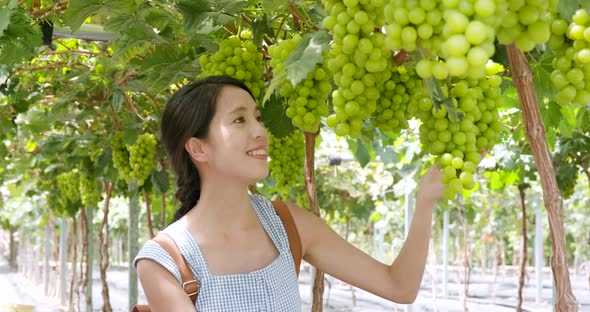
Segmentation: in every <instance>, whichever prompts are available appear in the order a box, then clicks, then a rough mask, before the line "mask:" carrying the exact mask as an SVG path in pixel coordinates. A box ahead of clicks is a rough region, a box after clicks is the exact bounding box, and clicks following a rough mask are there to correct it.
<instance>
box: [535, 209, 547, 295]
mask: <svg viewBox="0 0 590 312" xmlns="http://www.w3.org/2000/svg"><path fill="white" fill-rule="evenodd" d="M535 202H536V205H535V279H536V296H535V302H536V303H541V299H542V298H543V266H544V265H545V264H544V263H543V262H544V261H543V213H542V212H541V203H540V202H539V201H538V200H536V201H535Z"/></svg>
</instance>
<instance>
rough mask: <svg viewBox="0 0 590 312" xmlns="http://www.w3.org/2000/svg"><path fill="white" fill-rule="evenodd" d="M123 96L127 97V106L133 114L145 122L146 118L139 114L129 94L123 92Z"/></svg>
mask: <svg viewBox="0 0 590 312" xmlns="http://www.w3.org/2000/svg"><path fill="white" fill-rule="evenodd" d="M123 94H124V95H125V102H127V106H129V109H130V110H131V112H133V113H134V114H135V115H136V116H137V117H138V118H139V119H141V121H145V118H144V117H143V116H141V115H140V114H139V113H138V112H137V108H136V107H135V105H133V101H132V100H131V97H130V96H129V94H127V92H123Z"/></svg>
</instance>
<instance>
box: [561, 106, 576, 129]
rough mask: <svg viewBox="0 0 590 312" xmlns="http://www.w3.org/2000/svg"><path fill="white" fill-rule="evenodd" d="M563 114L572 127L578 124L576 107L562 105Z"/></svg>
mask: <svg viewBox="0 0 590 312" xmlns="http://www.w3.org/2000/svg"><path fill="white" fill-rule="evenodd" d="M561 114H562V115H563V118H564V119H565V120H566V121H567V123H568V124H569V125H570V126H571V127H575V126H576V112H575V111H574V109H573V108H572V107H571V106H564V107H562V108H561Z"/></svg>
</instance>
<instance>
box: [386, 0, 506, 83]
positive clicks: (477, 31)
mask: <svg viewBox="0 0 590 312" xmlns="http://www.w3.org/2000/svg"><path fill="white" fill-rule="evenodd" d="M503 2H504V1H502V0H498V1H494V0H478V1H469V0H420V1H418V0H410V1H405V0H393V1H390V2H389V3H388V4H387V5H386V6H385V10H384V12H385V19H386V21H387V25H386V26H385V32H386V34H387V36H386V46H387V47H388V48H390V49H392V50H401V49H404V50H406V51H409V52H411V51H420V52H421V53H422V55H423V57H422V59H420V60H419V61H418V64H417V67H416V71H417V73H418V75H419V76H420V77H422V78H427V77H430V76H434V77H435V78H436V79H446V78H447V77H448V76H452V77H469V78H474V79H479V78H482V77H485V65H486V63H487V61H488V59H489V58H490V57H491V56H492V55H493V54H494V51H495V47H494V40H495V38H496V33H495V28H496V26H497V25H498V24H499V22H500V20H501V12H502V11H503V8H505V6H506V4H505V3H503Z"/></svg>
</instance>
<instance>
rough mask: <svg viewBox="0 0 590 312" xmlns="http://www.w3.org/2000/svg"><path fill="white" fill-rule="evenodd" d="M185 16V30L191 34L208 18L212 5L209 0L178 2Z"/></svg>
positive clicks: (184, 0)
mask: <svg viewBox="0 0 590 312" xmlns="http://www.w3.org/2000/svg"><path fill="white" fill-rule="evenodd" d="M176 5H177V6H178V9H179V10H180V13H182V16H183V18H184V19H183V27H184V32H185V33H186V34H187V35H190V34H191V33H192V32H194V31H195V30H196V29H198V28H199V26H200V25H201V23H202V22H203V21H204V20H205V19H207V18H208V13H209V12H210V11H211V6H210V4H209V1H207V0H181V1H178V3H177V4H176Z"/></svg>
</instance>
